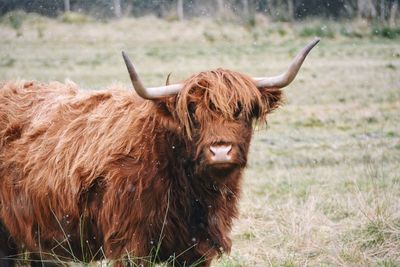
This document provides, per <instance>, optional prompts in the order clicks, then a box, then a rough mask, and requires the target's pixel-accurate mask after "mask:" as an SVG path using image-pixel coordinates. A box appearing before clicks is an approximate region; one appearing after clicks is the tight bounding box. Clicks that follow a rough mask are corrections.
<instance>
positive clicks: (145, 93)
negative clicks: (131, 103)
mask: <svg viewBox="0 0 400 267" xmlns="http://www.w3.org/2000/svg"><path fill="white" fill-rule="evenodd" d="M122 57H123V58H124V61H125V64H126V68H127V69H128V73H129V76H130V78H131V81H132V85H133V88H134V89H135V91H136V93H137V94H138V95H139V96H141V97H142V98H144V99H149V100H154V99H158V98H161V97H166V96H171V95H176V94H177V93H179V91H180V90H181V89H182V88H183V85H182V84H171V85H166V86H160V87H149V88H146V87H144V85H143V83H142V82H141V81H140V79H139V75H138V74H137V72H136V70H135V67H134V66H133V64H132V62H131V61H130V59H129V57H128V55H127V54H126V53H125V52H124V51H122Z"/></svg>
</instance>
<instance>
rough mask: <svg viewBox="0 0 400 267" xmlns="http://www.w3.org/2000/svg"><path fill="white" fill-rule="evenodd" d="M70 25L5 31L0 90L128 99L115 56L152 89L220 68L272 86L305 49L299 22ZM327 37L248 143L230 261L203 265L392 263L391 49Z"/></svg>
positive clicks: (399, 161)
mask: <svg viewBox="0 0 400 267" xmlns="http://www.w3.org/2000/svg"><path fill="white" fill-rule="evenodd" d="M69 22H70V23H65V22H62V21H61V20H55V19H52V20H50V19H45V18H42V17H37V16H28V17H27V18H25V20H24V21H23V24H22V27H21V28H19V27H14V28H13V27H12V26H13V25H9V24H8V23H7V22H6V21H4V20H3V21H2V22H1V23H0V36H1V41H0V80H7V79H14V80H15V79H18V78H23V79H28V80H30V79H34V80H40V81H49V80H59V81H64V80H65V79H66V78H68V79H71V80H72V81H74V82H75V83H77V84H78V85H79V86H80V87H82V88H85V89H101V88H105V87H107V86H108V85H110V84H116V83H117V84H122V85H125V86H127V88H129V77H128V74H127V72H126V69H125V66H124V64H123V61H122V58H121V55H120V54H121V51H122V50H125V51H126V52H128V54H129V55H130V56H131V58H132V60H133V61H134V63H135V64H136V66H137V68H138V70H139V72H140V74H141V76H142V77H143V80H144V82H145V84H147V85H149V86H157V85H161V84H163V83H164V82H165V78H166V76H167V74H168V73H170V72H172V76H171V77H172V78H171V80H172V82H174V81H179V80H181V79H184V78H186V77H188V76H189V75H190V74H192V73H195V72H198V71H201V70H208V69H213V68H217V67H223V68H227V69H233V70H237V71H240V72H243V73H246V74H249V75H254V76H260V75H276V74H279V73H280V72H281V71H283V70H284V69H285V67H286V66H287V64H288V63H289V62H290V59H291V58H292V56H293V55H294V53H295V52H296V51H297V50H298V49H299V48H301V47H302V46H303V45H305V44H306V43H307V42H309V41H310V40H311V39H312V37H310V36H305V35H312V34H307V31H304V30H302V29H303V28H304V27H306V26H304V25H303V24H301V23H300V24H296V25H295V26H290V25H286V24H277V23H271V22H269V21H268V20H260V21H258V25H257V27H256V28H252V27H250V26H249V27H245V26H241V25H238V24H236V23H233V22H218V21H217V22H213V21H209V20H200V19H195V20H192V21H187V22H173V21H172V22H166V21H163V20H158V19H155V18H151V17H145V18H141V19H123V20H121V21H112V22H94V21H88V22H80V23H78V22H79V21H78V22H77V23H75V22H74V21H69ZM71 22H72V23H71ZM313 23H314V24H312V25H315V23H322V22H313ZM357 25H358V24H357ZM357 25H356V26H357ZM328 26H329V27H331V28H330V29H333V32H334V34H331V33H329V34H325V36H323V37H322V40H321V43H320V44H319V45H318V46H317V47H316V48H315V49H314V50H313V51H312V52H311V54H310V56H309V58H308V59H307V60H306V62H305V64H304V67H303V68H302V69H301V71H300V73H299V75H298V78H297V79H296V80H295V82H293V84H292V85H290V86H289V87H288V88H286V89H285V92H286V104H285V105H284V106H282V107H281V108H280V109H279V110H277V111H276V112H274V113H273V114H272V115H271V116H270V117H269V119H268V125H260V126H258V129H257V131H256V132H255V134H254V139H253V142H252V146H251V151H250V162H249V166H248V168H247V170H246V172H245V179H244V184H243V194H242V197H241V200H240V217H239V219H237V220H236V221H235V223H234V229H233V232H232V238H233V248H232V253H231V255H229V256H225V257H223V258H222V259H220V260H219V261H216V262H215V263H214V265H213V266H220V267H222V266H225V267H228V266H231V267H233V266H339V265H343V266H398V265H400V78H399V77H400V45H399V42H398V40H389V39H381V38H379V37H376V36H373V35H362V34H361V35H360V36H358V35H354V36H349V35H348V34H347V35H346V34H338V33H339V32H340V31H341V29H343V26H341V24H338V23H336V24H333V26H330V24H329V25H328ZM328 26H326V25H322V26H321V27H320V29H322V31H321V33H322V34H324V31H325V32H326V30H325V29H326V28H327V27H328ZM352 26H354V25H353V24H350V26H349V27H352ZM302 27H303V28H302ZM346 27H347V26H346ZM359 28H360V29H361V32H362V31H363V30H364V31H366V29H368V25H365V23H364V24H363V23H362V22H360V25H359ZM311 29H312V27H311ZM335 29H338V30H337V31H336V32H335ZM346 29H347V28H346Z"/></svg>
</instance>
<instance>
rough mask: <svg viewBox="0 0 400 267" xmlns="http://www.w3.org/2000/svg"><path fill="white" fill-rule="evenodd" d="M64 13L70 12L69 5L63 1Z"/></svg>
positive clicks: (67, 1) (67, 0)
mask: <svg viewBox="0 0 400 267" xmlns="http://www.w3.org/2000/svg"><path fill="white" fill-rule="evenodd" d="M64 11H65V12H70V11H71V5H70V2H69V0H64Z"/></svg>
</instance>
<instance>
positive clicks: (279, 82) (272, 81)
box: [253, 38, 320, 88]
mask: <svg viewBox="0 0 400 267" xmlns="http://www.w3.org/2000/svg"><path fill="white" fill-rule="evenodd" d="M319 41H320V39H319V38H315V39H314V40H313V41H312V42H310V43H309V44H308V45H306V46H305V47H304V48H303V49H302V50H301V51H300V52H299V53H298V54H297V56H296V57H295V58H294V59H293V61H292V63H291V64H290V66H289V69H288V70H287V71H286V72H285V73H282V74H281V75H278V76H274V77H260V78H253V79H254V82H255V83H256V86H257V87H258V88H282V87H285V86H287V85H289V84H290V83H291V82H292V81H293V80H294V78H295V77H296V75H297V72H298V71H299V69H300V67H301V65H302V64H303V61H304V59H305V58H306V56H307V55H308V53H309V52H310V51H311V49H313V47H314V46H316V45H317V44H318V42H319Z"/></svg>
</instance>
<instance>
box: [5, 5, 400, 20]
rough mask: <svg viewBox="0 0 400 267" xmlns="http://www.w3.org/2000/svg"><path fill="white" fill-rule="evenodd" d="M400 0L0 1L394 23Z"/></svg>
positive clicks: (112, 11)
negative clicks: (356, 19) (358, 19)
mask: <svg viewBox="0 0 400 267" xmlns="http://www.w3.org/2000/svg"><path fill="white" fill-rule="evenodd" d="M399 2H400V0H0V15H3V14H5V13H7V12H9V11H13V10H24V11H26V12H36V13H40V14H42V15H46V16H57V15H59V14H61V13H63V12H70V11H73V12H82V13H85V14H89V15H91V16H94V17H98V18H104V17H110V18H111V17H116V18H120V17H122V16H132V15H133V16H143V15H148V14H153V15H156V16H158V17H164V18H169V19H174V18H176V19H179V20H183V19H188V18H192V17H200V16H204V17H214V18H226V19H230V18H241V19H244V20H246V21H250V22H251V21H252V20H253V19H254V16H255V14H257V13H261V14H265V15H267V16H269V17H271V18H272V19H274V20H279V21H294V20H302V19H305V18H308V17H322V18H332V19H340V18H357V17H358V18H366V19H368V20H371V21H375V22H381V23H384V24H391V25H392V24H394V23H395V21H396V17H397V16H398V13H399Z"/></svg>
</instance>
